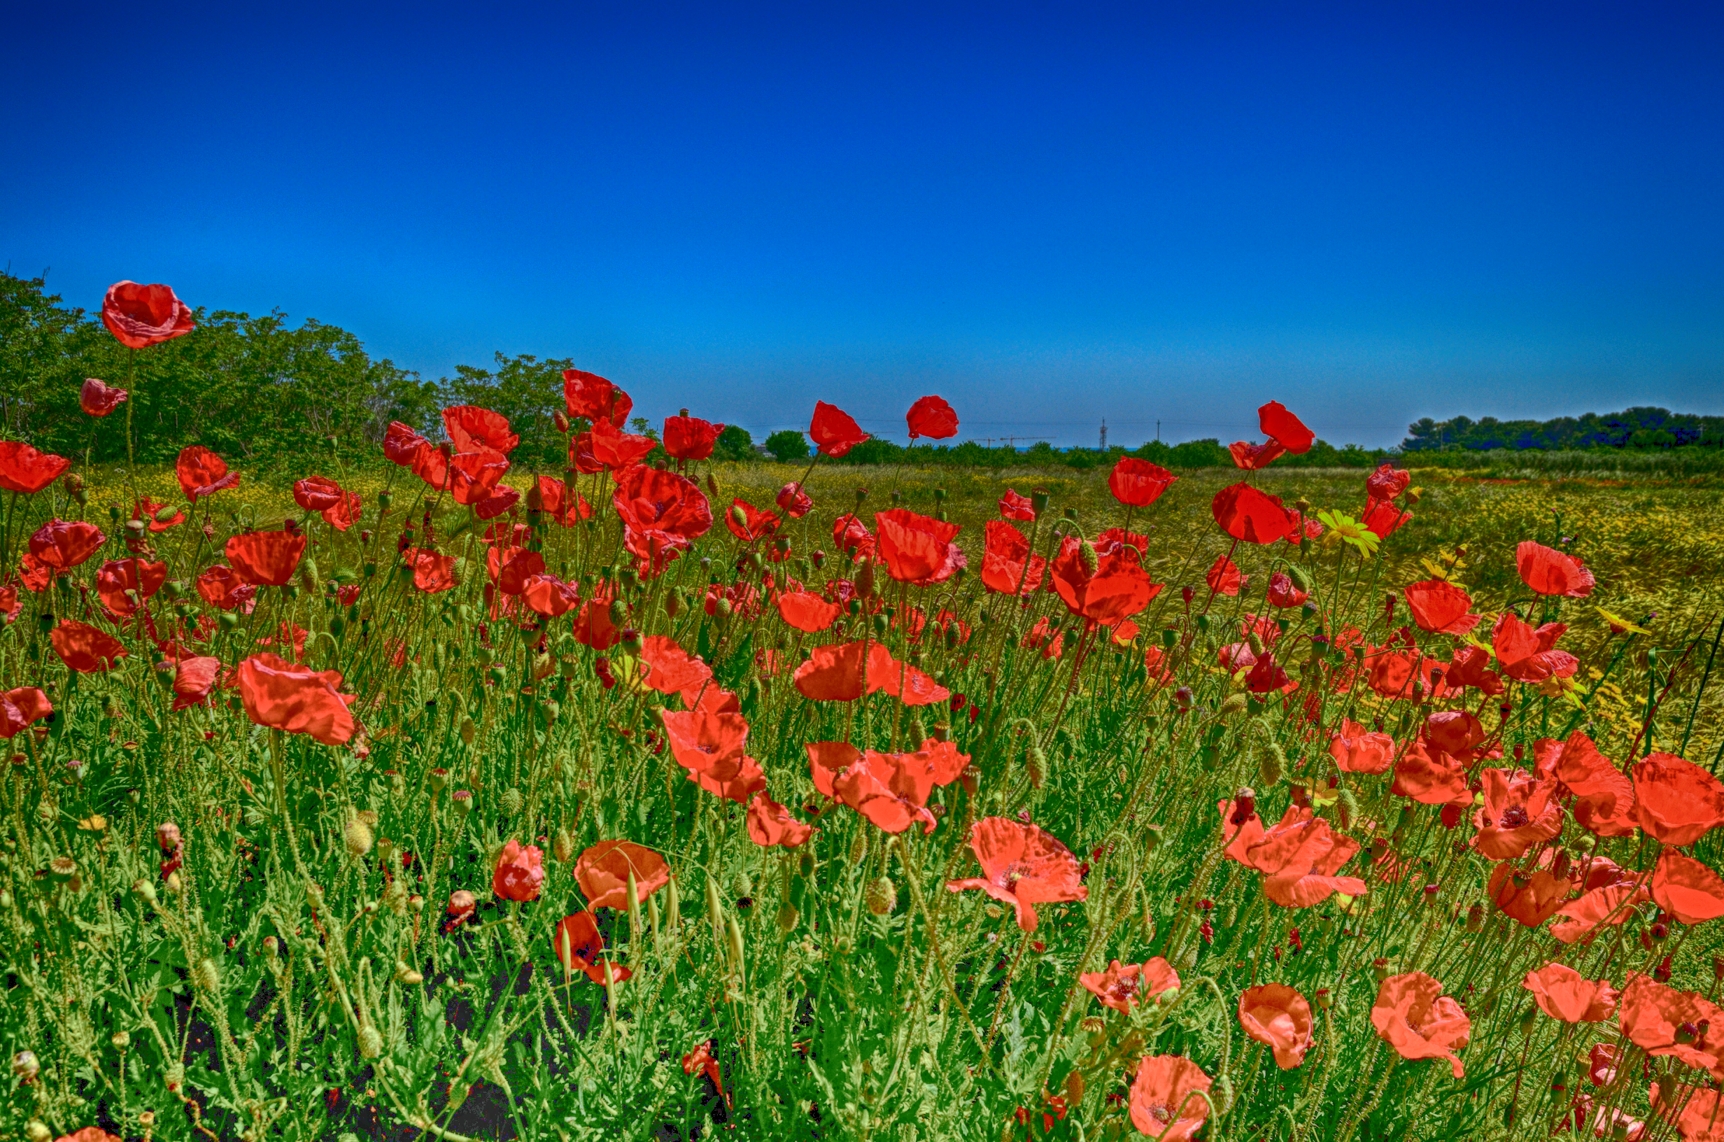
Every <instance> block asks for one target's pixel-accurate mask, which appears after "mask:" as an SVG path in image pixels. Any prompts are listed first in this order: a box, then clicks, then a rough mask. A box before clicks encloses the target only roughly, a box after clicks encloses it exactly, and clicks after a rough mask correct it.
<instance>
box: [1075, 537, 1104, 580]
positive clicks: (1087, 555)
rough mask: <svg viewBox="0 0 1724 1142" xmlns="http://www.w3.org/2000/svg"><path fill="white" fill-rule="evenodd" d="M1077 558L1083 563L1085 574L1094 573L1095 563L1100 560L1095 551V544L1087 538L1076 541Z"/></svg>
mask: <svg viewBox="0 0 1724 1142" xmlns="http://www.w3.org/2000/svg"><path fill="white" fill-rule="evenodd" d="M1078 559H1079V560H1080V561H1081V562H1082V563H1083V570H1084V574H1085V575H1094V574H1095V569H1096V567H1097V565H1098V564H1099V563H1100V562H1101V560H1100V559H1099V557H1098V556H1097V555H1096V553H1095V544H1093V543H1091V542H1090V541H1089V540H1087V539H1084V540H1079V541H1078Z"/></svg>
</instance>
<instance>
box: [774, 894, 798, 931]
mask: <svg viewBox="0 0 1724 1142" xmlns="http://www.w3.org/2000/svg"><path fill="white" fill-rule="evenodd" d="M776 919H777V922H778V930H779V931H780V932H783V933H784V934H785V935H787V936H788V935H789V934H790V933H792V932H794V931H796V924H797V922H798V921H799V920H800V919H801V916H800V915H798V914H797V911H796V905H794V904H792V903H791V902H790V901H788V900H786V901H785V902H784V903H783V904H780V905H779V906H778V916H777V917H776Z"/></svg>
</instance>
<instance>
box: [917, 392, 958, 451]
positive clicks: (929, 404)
mask: <svg viewBox="0 0 1724 1142" xmlns="http://www.w3.org/2000/svg"><path fill="white" fill-rule="evenodd" d="M904 420H905V422H906V423H907V424H908V425H909V426H910V439H911V440H912V441H913V440H915V439H916V438H917V437H918V436H926V437H927V438H928V439H930V440H949V439H951V438H952V437H954V436H956V435H958V414H957V412H955V411H954V410H953V408H952V406H951V405H949V404H947V403H946V400H945V398H944V397H923V398H922V399H921V400H918V401H917V402H916V403H915V404H913V405H911V406H910V411H909V412H908V413H906V414H905V415H904Z"/></svg>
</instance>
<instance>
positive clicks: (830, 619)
mask: <svg viewBox="0 0 1724 1142" xmlns="http://www.w3.org/2000/svg"><path fill="white" fill-rule="evenodd" d="M775 602H776V603H777V605H778V613H779V615H780V616H782V617H783V619H784V621H785V622H786V623H788V624H790V625H791V626H792V627H795V628H796V629H797V630H799V631H802V632H804V633H806V634H818V633H819V632H820V631H823V630H826V629H827V628H829V627H830V626H831V625H832V624H833V623H834V622H836V621H838V616H839V615H840V614H842V613H843V612H844V608H843V607H840V606H839V605H838V604H837V603H829V602H827V601H826V600H825V599H822V598H821V597H820V596H819V595H814V594H810V593H809V592H807V591H787V592H785V593H784V594H781V595H779V596H778V598H777V599H776V600H775Z"/></svg>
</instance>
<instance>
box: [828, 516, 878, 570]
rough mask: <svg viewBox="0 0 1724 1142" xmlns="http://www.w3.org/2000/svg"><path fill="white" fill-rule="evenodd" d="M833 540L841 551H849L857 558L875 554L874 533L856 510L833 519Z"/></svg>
mask: <svg viewBox="0 0 1724 1142" xmlns="http://www.w3.org/2000/svg"><path fill="white" fill-rule="evenodd" d="M832 542H833V543H834V544H836V545H837V547H838V549H839V550H840V551H848V552H850V553H851V554H852V555H854V556H855V557H856V558H857V559H867V558H869V557H870V556H872V555H873V554H874V533H873V532H871V531H869V530H868V525H867V524H865V523H863V522H862V520H861V518H860V517H858V516H857V515H856V514H855V513H854V512H849V513H846V514H844V515H841V516H839V517H838V518H837V519H835V520H833V521H832Z"/></svg>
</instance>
